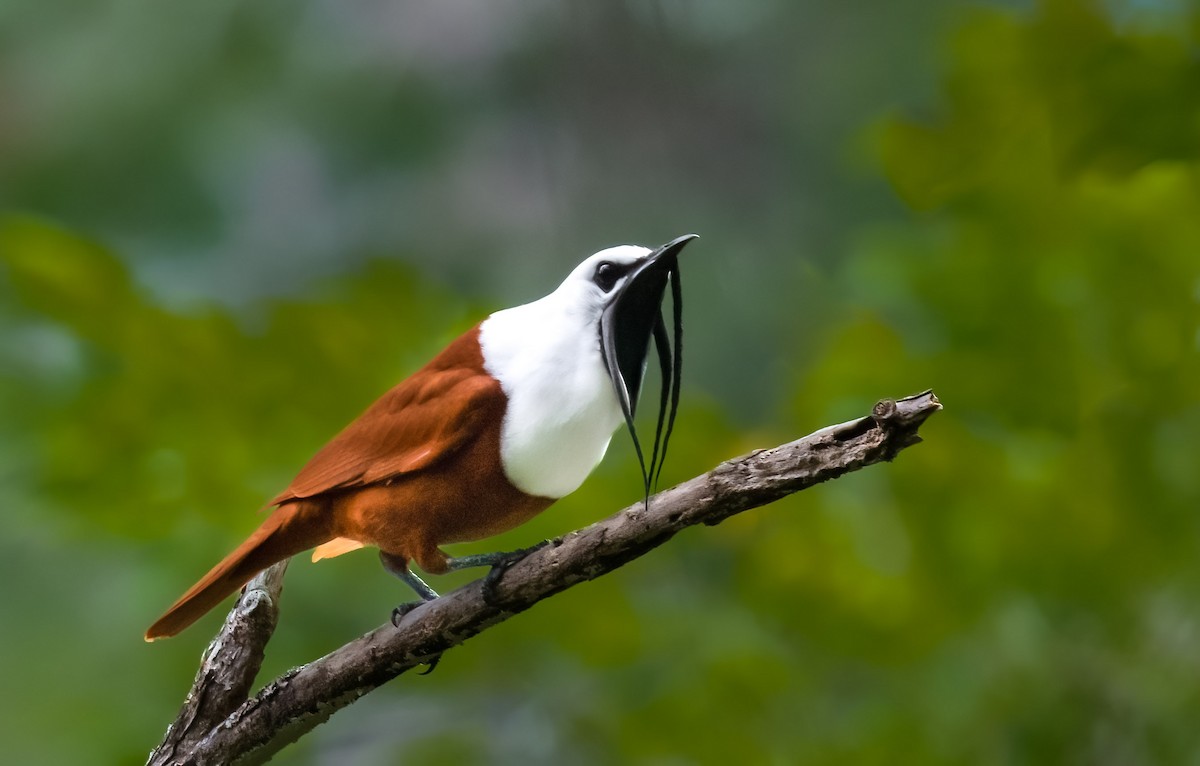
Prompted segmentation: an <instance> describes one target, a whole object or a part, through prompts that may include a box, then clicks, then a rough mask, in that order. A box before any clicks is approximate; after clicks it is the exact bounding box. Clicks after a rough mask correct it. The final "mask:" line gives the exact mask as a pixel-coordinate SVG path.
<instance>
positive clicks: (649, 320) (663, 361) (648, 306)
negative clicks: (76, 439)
mask: <svg viewBox="0 0 1200 766" xmlns="http://www.w3.org/2000/svg"><path fill="white" fill-rule="evenodd" d="M693 239H696V235H695V234H685V235H683V236H682V237H676V238H675V239H673V240H671V241H670V242H668V243H667V244H665V245H663V246H662V247H660V248H658V249H657V250H655V251H654V252H652V253H651V254H650V255H648V256H647V257H646V258H645V259H644V260H642V261H641V262H640V263H638V265H637V266H635V267H634V270H633V271H632V272H631V273H630V274H629V276H628V277H627V278H626V279H625V281H624V283H623V284H622V285H621V286H620V287H618V288H617V291H616V292H615V293H614V295H613V297H612V299H611V300H610V301H609V303H608V306H606V307H605V309H604V312H603V315H602V316H601V319H600V349H601V353H602V355H603V357H604V366H605V368H606V369H607V370H608V374H609V377H610V378H612V382H613V390H614V392H615V393H616V396H617V401H618V403H619V404H620V405H621V411H622V413H623V414H624V415H625V424H626V426H627V427H628V428H629V434H630V436H631V437H632V438H633V445H634V448H635V450H636V451H637V455H638V461H639V462H640V463H641V465H642V477H643V479H644V481H645V485H646V496H647V498H648V497H649V493H650V487H651V484H652V483H653V482H655V481H657V473H656V469H657V471H661V470H662V458H664V457H665V456H666V451H667V441H668V440H669V439H670V435H671V429H672V427H673V426H674V423H675V412H676V409H677V408H678V405H679V381H680V374H681V367H682V362H683V357H682V350H683V349H682V345H681V344H682V341H683V324H682V316H683V315H682V309H683V305H682V298H683V295H682V287H681V283H680V281H679V259H678V256H679V253H680V251H681V250H683V248H684V246H686V245H687V243H688V242H691V241H692V240H693ZM668 285H670V287H671V300H672V304H673V309H674V310H673V319H674V343H672V342H671V340H672V339H671V338H670V336H669V335H668V334H667V326H666V323H665V322H664V320H663V316H662V304H663V299H664V298H665V296H666V292H667V286H668ZM651 339H653V340H654V345H655V350H656V351H657V353H658V360H659V366H660V369H661V371H662V379H663V380H662V395H661V397H660V402H659V412H658V427H657V429H656V431H655V436H654V449H653V451H652V453H651V459H650V468H649V470H648V471H647V469H646V462H645V458H644V456H643V454H642V448H641V444H640V443H639V441H638V438H637V430H636V428H635V427H634V424H633V416H634V414H635V413H636V411H637V402H638V395H639V393H640V392H641V388H642V379H643V378H644V377H645V374H646V362H647V360H648V357H649V354H650V341H651ZM668 408H669V417H668V416H667V411H668ZM664 418H666V431H665V433H664V430H663V426H664ZM660 445H661V453H660Z"/></svg>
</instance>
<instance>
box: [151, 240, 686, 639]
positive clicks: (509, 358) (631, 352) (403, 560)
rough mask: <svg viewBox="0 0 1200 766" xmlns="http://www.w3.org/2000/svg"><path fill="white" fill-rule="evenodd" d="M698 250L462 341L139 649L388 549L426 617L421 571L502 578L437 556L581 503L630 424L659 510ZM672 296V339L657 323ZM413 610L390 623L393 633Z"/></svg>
mask: <svg viewBox="0 0 1200 766" xmlns="http://www.w3.org/2000/svg"><path fill="white" fill-rule="evenodd" d="M693 239H696V235H694V234H686V235H683V236H681V237H676V238H675V239H672V240H671V241H669V242H667V243H666V244H664V245H662V246H661V247H657V248H647V247H643V246H640V245H618V246H615V247H609V248H606V249H603V250H601V251H599V252H597V253H595V254H593V255H591V256H589V257H587V258H586V259H584V260H583V261H582V262H581V263H580V264H579V265H578V266H576V267H575V268H574V269H573V270H572V271H571V272H570V273H569V274H568V275H567V277H566V278H565V279H564V280H563V282H562V283H561V284H560V285H559V286H558V287H557V288H556V289H555V290H554V291H553V292H551V293H549V294H547V295H545V296H544V297H542V298H540V299H538V300H534V301H532V302H530V303H526V304H523V305H519V306H515V307H512V308H508V309H504V310H500V311H496V312H494V313H492V314H491V315H489V316H488V317H487V318H485V319H484V320H482V321H481V322H479V323H478V324H476V325H475V326H474V327H472V328H471V329H469V330H467V331H466V332H465V333H463V334H462V335H461V336H459V337H458V338H456V339H455V340H454V341H452V342H451V343H450V344H449V345H448V346H447V347H446V348H445V349H444V350H442V351H441V352H440V353H439V354H437V355H436V356H435V357H434V358H433V359H432V360H430V361H429V362H428V363H427V364H425V366H423V367H421V368H420V369H418V370H417V371H416V372H414V373H413V374H412V375H411V376H409V377H408V378H406V379H404V380H403V381H401V382H400V383H398V384H397V385H396V386H394V387H393V388H392V389H391V390H389V391H387V392H386V393H385V394H384V395H383V396H381V397H380V398H379V399H378V400H377V401H375V402H374V403H373V404H372V405H371V406H370V407H368V408H367V409H366V411H364V412H363V413H362V414H361V415H360V416H359V417H358V418H356V419H355V420H354V421H352V422H351V423H350V424H349V425H348V426H346V427H345V428H344V429H343V430H342V431H341V432H340V433H338V434H337V435H336V436H334V437H333V439H332V440H330V441H329V442H328V443H327V444H326V445H325V446H324V447H323V448H321V449H320V450H319V451H318V452H317V453H316V454H315V455H314V456H313V457H312V459H311V460H309V462H308V463H307V464H306V465H304V467H303V468H302V469H301V470H300V472H299V473H298V474H297V475H296V477H295V479H293V480H292V482H291V484H290V485H289V486H288V487H287V489H285V490H284V491H283V492H280V493H279V494H278V495H276V496H275V497H274V498H273V499H272V500H271V501H270V503H268V504H267V507H268V508H273V510H272V512H271V513H270V515H269V516H268V517H267V518H266V519H265V520H264V521H263V522H262V524H261V525H260V526H259V527H258V528H257V529H256V530H255V531H254V532H253V533H252V534H251V535H250V536H249V537H248V538H247V539H246V540H245V541H244V542H243V543H242V544H241V545H239V546H238V547H237V548H236V549H235V550H233V552H231V553H230V554H229V555H228V556H226V557H225V558H224V559H223V560H222V561H221V562H220V563H218V564H217V565H216V566H215V567H213V568H212V569H211V570H210V571H209V572H208V573H207V574H206V575H204V577H202V578H201V579H200V580H199V581H198V582H197V583H196V584H195V585H193V586H192V587H191V588H190V589H189V590H188V591H187V592H185V593H184V594H183V596H181V597H180V598H179V600H178V601H176V602H175V603H174V604H173V605H172V606H171V607H170V608H169V609H167V611H166V612H165V613H164V614H163V615H162V616H161V617H160V618H159V619H158V620H157V621H155V622H154V624H153V625H151V626H150V628H149V629H148V630H147V631H146V633H145V640H146V641H154V640H156V639H160V638H166V637H169V636H174V635H176V634H178V633H179V632H180V631H182V630H183V629H185V628H187V627H188V626H189V625H191V624H192V623H194V622H195V621H196V620H197V619H199V618H200V617H201V616H203V615H204V614H206V613H207V612H208V611H210V610H211V609H213V608H214V607H216V606H217V605H218V604H220V603H221V602H222V601H224V599H225V598H226V597H228V596H229V595H231V594H232V593H234V592H235V591H237V590H238V589H240V588H241V587H242V586H243V585H245V584H246V582H248V581H249V580H250V579H251V578H252V577H253V576H254V575H256V574H257V573H258V572H260V571H262V570H263V569H266V568H267V567H269V566H271V565H272V564H275V563H277V562H279V561H282V560H284V559H287V558H290V557H292V556H294V555H296V554H299V553H301V552H303V551H306V550H308V549H310V548H311V549H313V553H312V559H313V561H319V560H321V559H324V558H331V557H334V556H339V555H342V554H344V553H348V552H350V551H353V550H357V549H359V548H363V547H367V546H373V547H375V548H378V549H379V556H380V559H381V561H382V563H383V566H384V568H385V569H386V570H387V571H388V572H390V573H392V574H394V575H396V576H397V577H399V578H400V579H401V580H402V581H404V582H405V583H407V584H408V585H409V586H410V587H411V588H412V590H413V591H414V592H415V593H416V594H417V595H418V596H419V597H420V598H421V600H422V602H423V601H429V600H432V599H435V598H437V597H438V594H437V592H436V591H434V590H433V588H431V587H430V586H429V585H427V584H426V583H425V582H424V581H423V580H422V579H421V578H420V577H419V576H418V575H417V574H416V573H414V572H413V571H412V569H411V567H410V563H411V562H415V563H416V564H417V565H419V567H420V569H421V570H423V571H424V572H426V573H428V574H433V575H440V574H444V573H446V572H449V571H451V570H456V569H463V568H467V567H474V566H480V567H481V566H492V567H494V569H493V570H492V571H493V572H495V571H497V569H495V568H498V567H503V566H507V565H510V564H511V563H512V562H513V559H514V557H519V556H520V555H522V554H523V553H524V552H525V551H517V552H509V553H491V554H476V555H472V556H462V557H458V558H452V557H450V556H448V555H447V554H446V553H445V552H444V551H442V549H441V546H443V545H447V544H451V543H459V542H469V541H475V540H482V539H485V538H488V537H491V536H493V535H496V534H499V533H501V532H504V531H507V530H509V529H513V528H515V527H517V526H519V525H520V524H522V523H524V522H526V521H528V520H529V519H531V518H533V517H534V516H535V515H537V514H539V513H541V512H542V511H544V510H545V509H546V508H548V507H549V506H550V505H552V504H553V503H554V502H555V501H557V500H558V499H560V498H562V497H564V496H566V495H568V494H570V493H571V492H574V491H575V490H576V489H577V488H578V487H579V486H580V485H581V484H582V483H583V481H584V479H586V478H587V476H588V475H589V474H590V473H591V472H592V470H593V469H594V468H595V467H596V466H597V465H598V464H599V463H600V461H601V459H602V458H603V457H604V454H605V452H606V451H607V449H608V446H609V443H610V441H611V439H612V436H613V435H614V433H615V432H616V430H617V429H618V428H619V427H620V426H621V425H622V423H624V425H625V426H626V427H627V429H628V431H629V434H630V436H631V438H632V440H633V445H634V449H635V452H636V455H637V459H638V462H639V465H640V467H641V473H642V480H643V488H642V489H643V493H644V500H645V502H646V503H649V496H650V491H651V486H652V484H654V483H656V482H657V480H658V476H659V475H660V474H661V471H662V461H663V459H665V456H666V449H667V444H668V441H669V439H670V435H671V431H672V429H673V427H674V423H675V415H676V411H677V409H678V404H679V386H680V371H681V368H682V313H681V312H682V287H681V282H680V278H679V259H678V256H679V253H680V252H681V251H682V250H683V248H684V247H685V246H686V245H687V244H688V243H689V242H691V241H692V240H693ZM668 286H669V287H670V290H671V295H672V300H671V303H672V307H673V312H672V315H673V320H674V321H673V324H674V337H673V338H672V337H671V335H670V334H668V331H667V324H666V321H665V320H664V317H663V304H664V303H665V296H666V292H667V288H668ZM652 340H653V344H654V349H655V351H656V353H657V355H658V360H659V365H660V371H661V373H662V375H661V377H662V381H661V384H662V385H661V396H660V399H659V409H658V418H657V423H656V430H655V439H654V444H653V447H652V449H651V450H650V462H649V465H648V466H647V463H646V459H645V450H644V449H643V447H642V445H641V443H640V441H639V439H638V436H637V430H636V428H635V426H634V415H635V414H636V409H637V403H638V399H639V394H640V391H641V385H642V381H643V378H644V375H645V371H646V366H647V362H648V359H649V353H650V348H651V341H652ZM668 413H669V414H668ZM664 418H665V420H666V422H665V424H664ZM416 603H417V604H419V603H421V602H416ZM410 607H411V605H401V606H400V607H397V608H396V609H395V610H393V615H392V619H393V622H395V623H396V624H397V625H398V624H399V622H398V620H399V618H400V617H402V615H403V614H404V612H405V611H406V610H407V608H410Z"/></svg>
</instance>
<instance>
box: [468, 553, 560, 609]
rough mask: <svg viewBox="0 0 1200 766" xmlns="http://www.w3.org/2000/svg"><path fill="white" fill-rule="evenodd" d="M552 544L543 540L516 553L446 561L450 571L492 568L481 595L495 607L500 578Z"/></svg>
mask: <svg viewBox="0 0 1200 766" xmlns="http://www.w3.org/2000/svg"><path fill="white" fill-rule="evenodd" d="M549 544H550V541H549V540H543V541H541V542H540V543H538V544H537V545H531V546H529V547H528V548H518V549H517V550H515V551H497V552H495V553H475V554H471V555H469V556H457V557H454V558H450V559H447V560H446V564H447V566H448V567H449V568H450V571H455V570H458V569H471V568H472V567H491V570H490V571H489V572H488V573H487V575H486V576H485V577H484V578H483V587H482V589H481V591H480V594H481V595H482V596H483V602H484V603H485V604H488V605H489V606H495V595H496V586H497V585H499V584H500V578H502V577H504V573H505V572H507V571H508V570H509V568H510V567H512V565H513V564H516V563H517V562H518V561H521V560H522V559H524V558H525V557H526V556H528V555H529V554H531V553H533V552H534V551H538V550H541V549H542V548H545V547H546V546H547V545H549Z"/></svg>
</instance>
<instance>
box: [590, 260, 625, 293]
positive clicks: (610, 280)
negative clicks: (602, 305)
mask: <svg viewBox="0 0 1200 766" xmlns="http://www.w3.org/2000/svg"><path fill="white" fill-rule="evenodd" d="M621 274H622V269H621V267H620V266H617V264H615V263H610V262H608V261H601V262H600V265H599V266H597V267H596V276H595V277H593V278H592V281H593V282H595V283H596V286H597V287H599V288H600V289H601V290H603V291H604V292H608V291H609V290H611V289H613V287H614V286H615V285H616V284H617V280H618V279H620V278H621Z"/></svg>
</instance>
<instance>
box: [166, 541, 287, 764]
mask: <svg viewBox="0 0 1200 766" xmlns="http://www.w3.org/2000/svg"><path fill="white" fill-rule="evenodd" d="M287 566H288V562H287V561H281V562H279V563H278V564H275V565H274V566H272V567H268V568H267V569H264V570H263V571H261V572H259V573H258V574H257V575H256V576H255V577H254V579H252V580H251V581H250V582H248V583H246V587H245V588H243V589H242V595H241V596H239V597H238V600H237V603H235V604H234V605H233V609H231V610H229V615H228V616H226V618H225V623H224V624H223V625H222V626H221V630H220V631H218V632H217V635H216V637H215V638H213V640H212V642H211V643H210V644H209V645H208V648H207V649H205V650H204V654H203V655H202V656H201V657H200V669H199V670H198V671H197V672H196V680H195V681H193V682H192V689H191V691H189V692H188V695H187V697H186V698H185V699H184V701H183V708H182V709H180V711H179V715H178V716H176V718H175V721H174V722H173V723H172V724H171V725H170V726H169V727H168V728H167V733H166V735H165V736H164V737H163V741H162V744H160V745H159V746H158V747H157V748H155V750H154V752H152V753H151V754H150V759H149V760H148V761H147V764H148V766H160V765H163V766H165V764H174V763H182V762H185V761H186V759H187V754H188V753H191V752H193V751H194V750H195V748H196V745H197V744H198V743H199V742H200V741H201V740H202V739H203V738H204V737H205V736H206V735H208V733H209V732H211V731H212V730H213V728H214V727H216V726H217V725H219V724H220V723H221V722H223V721H224V720H225V719H226V718H227V717H228V716H229V715H230V714H231V713H233V711H235V710H237V708H238V706H239V705H241V704H243V703H244V702H245V701H246V698H247V697H248V696H249V695H250V689H251V686H252V685H253V683H254V677H255V676H257V675H258V670H259V668H261V667H262V661H263V654H264V651H265V650H266V647H267V642H268V641H270V640H271V635H272V634H273V633H274V632H275V625H276V623H277V622H278V621H279V595H280V594H281V593H282V592H283V575H284V573H285V572H287Z"/></svg>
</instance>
